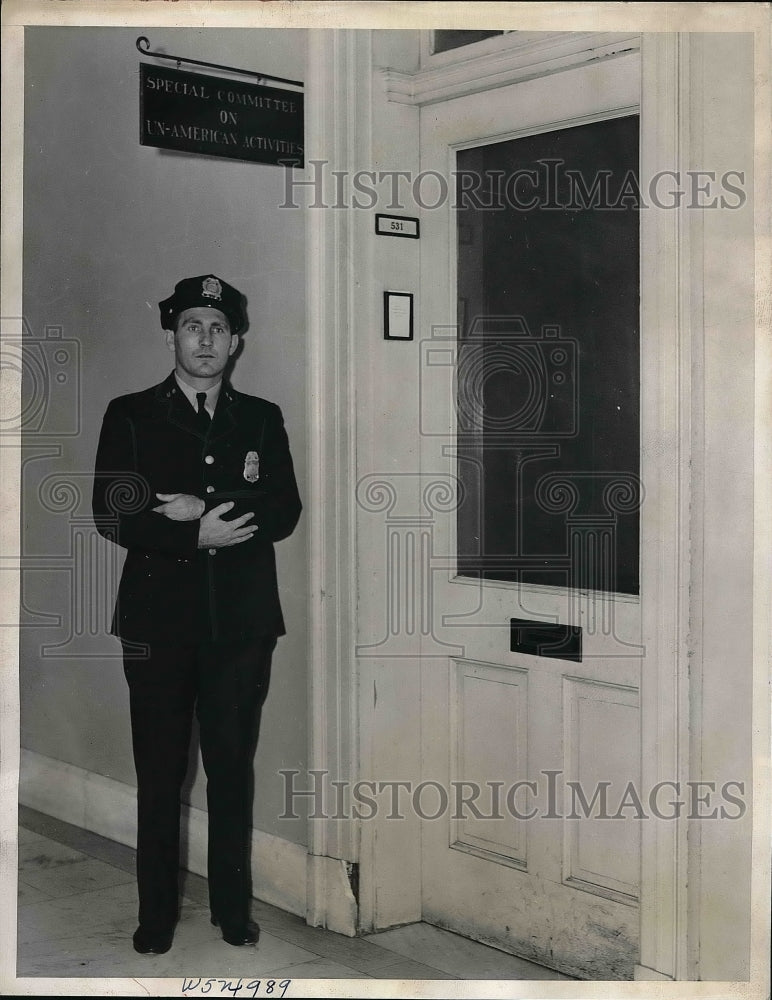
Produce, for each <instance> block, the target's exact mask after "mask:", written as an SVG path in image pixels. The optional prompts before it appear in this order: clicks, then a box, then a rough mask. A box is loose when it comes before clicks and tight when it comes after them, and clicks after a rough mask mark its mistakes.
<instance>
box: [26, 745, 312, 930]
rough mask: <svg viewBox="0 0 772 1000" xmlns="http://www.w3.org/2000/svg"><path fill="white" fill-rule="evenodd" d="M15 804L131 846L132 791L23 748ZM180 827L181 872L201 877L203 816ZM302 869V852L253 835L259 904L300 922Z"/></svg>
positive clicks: (195, 814)
mask: <svg viewBox="0 0 772 1000" xmlns="http://www.w3.org/2000/svg"><path fill="white" fill-rule="evenodd" d="M19 802H20V803H21V804H22V805H25V806H29V807H30V808H31V809H37V810H38V812H42V813H47V814H48V815H49V816H54V817H55V818H56V819H61V820H63V821H64V822H65V823H72V824H73V825H74V826H79V827H81V828H82V829H84V830H90V831H91V832H92V833H98V834H100V835H101V836H103V837H107V838H108V839H109V840H115V841H117V842H118V843H119V844H127V845H128V846H129V847H133V846H134V845H135V843H136V837H137V825H136V802H137V790H136V788H134V787H133V786H132V785H125V784H124V783H123V782H121V781H115V780H114V779H113V778H106V777H105V776H104V775H102V774H95V773H94V772H93V771H86V770H84V769H83V768H80V767H75V766H74V765H73V764H65V763H64V762H63V761H60V760H55V759H53V758H52V757H45V756H44V755H43V754H39V753H36V752H35V751H33V750H24V749H22V751H21V762H20V769H19ZM182 825H183V829H184V830H186V831H187V835H186V837H185V842H184V843H183V856H185V854H187V862H186V867H187V868H188V869H189V870H190V871H192V872H195V873H196V874H197V875H206V841H207V832H206V831H207V817H206V813H205V812H204V811H203V810H202V809H195V808H193V807H192V806H185V807H183V824H182ZM307 864H308V855H307V852H306V849H305V848H304V847H301V846H300V845H299V844H293V843H291V842H290V841H288V840H283V839H282V838H281V837H274V836H273V835H272V834H269V833H263V832H262V831H261V830H253V831H252V886H253V892H254V895H255V896H256V897H257V898H258V899H261V900H263V901H264V902H266V903H271V904H272V905H273V906H278V907H279V908H280V909H282V910H287V911H289V912H290V913H295V914H298V915H299V916H302V917H305V915H306V869H307Z"/></svg>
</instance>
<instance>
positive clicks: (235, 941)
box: [212, 917, 260, 947]
mask: <svg viewBox="0 0 772 1000" xmlns="http://www.w3.org/2000/svg"><path fill="white" fill-rule="evenodd" d="M212 923H213V924H214V926H215V927H219V928H220V930H221V931H222V939H223V941H225V942H226V943H227V944H232V945H235V946H236V947H239V946H240V945H242V944H257V942H258V940H259V938H260V928H259V927H258V925H257V924H256V923H255V922H254V920H247V922H246V923H245V924H234V925H233V926H231V925H230V924H220V921H219V920H218V919H217V918H216V917H212Z"/></svg>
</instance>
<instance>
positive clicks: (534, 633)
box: [509, 618, 582, 663]
mask: <svg viewBox="0 0 772 1000" xmlns="http://www.w3.org/2000/svg"><path fill="white" fill-rule="evenodd" d="M509 621H510V639H509V648H510V650H511V651H512V652H513V653H529V654H530V655H531V656H552V657H555V658H556V659H558V660H575V661H576V662H577V663H581V662H582V629H581V627H580V626H578V625H560V624H553V623H552V622H539V621H536V622H534V621H528V619H526V618H510V620H509Z"/></svg>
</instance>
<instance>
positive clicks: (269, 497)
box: [205, 404, 302, 546]
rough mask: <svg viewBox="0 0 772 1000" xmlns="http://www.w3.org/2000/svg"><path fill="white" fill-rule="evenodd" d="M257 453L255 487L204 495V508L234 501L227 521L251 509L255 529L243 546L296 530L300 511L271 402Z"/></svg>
mask: <svg viewBox="0 0 772 1000" xmlns="http://www.w3.org/2000/svg"><path fill="white" fill-rule="evenodd" d="M258 454H259V461H260V478H259V481H258V483H257V484H256V487H250V488H248V489H239V490H235V491H232V492H227V491H226V492H223V493H216V494H213V495H212V496H211V497H205V500H206V502H207V509H210V508H211V507H214V506H216V505H217V504H220V503H222V502H223V501H225V500H233V501H234V507H233V509H232V510H231V511H229V512H228V513H227V514H226V515H225V519H226V520H229V521H230V520H234V519H235V518H237V517H239V516H241V515H242V514H245V513H247V512H248V511H252V513H253V514H254V515H255V516H254V518H253V521H252V523H254V524H256V525H257V531H256V532H255V534H254V536H253V538H252V539H250V541H249V542H245V543H244V545H245V546H249V545H250V544H255V543H257V544H260V543H261V542H280V541H281V540H282V539H283V538H287V536H288V535H291V534H292V532H293V531H294V530H295V526H296V525H297V523H298V520H299V519H300V512H301V510H302V503H301V501H300V495H299V493H298V485H297V482H296V480H295V469H294V466H293V462H292V456H291V454H290V448H289V440H288V438H287V432H286V430H285V429H284V419H283V417H282V413H281V410H280V409H279V407H278V406H276V405H275V404H271V405H270V409H269V412H268V414H267V415H266V416H265V418H264V423H263V430H262V433H261V440H260V449H259V452H258Z"/></svg>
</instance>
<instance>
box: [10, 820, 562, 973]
mask: <svg viewBox="0 0 772 1000" xmlns="http://www.w3.org/2000/svg"><path fill="white" fill-rule="evenodd" d="M19 824H20V825H19V909H18V922H17V926H18V957H17V963H18V964H17V975H18V976H19V977H20V978H21V977H27V976H48V977H68V976H75V977H116V976H117V977H121V978H153V979H156V978H164V977H175V978H183V977H196V976H207V977H211V976H218V977H247V976H249V977H251V978H252V979H254V978H256V977H262V978H263V979H265V978H266V977H271V978H274V979H295V980H297V979H375V980H378V979H380V980H398V979H399V980H404V979H409V980H416V979H419V980H443V979H456V980H481V979H483V980H485V979H497V980H510V981H511V980H567V979H569V978H570V977H568V976H563V975H561V974H560V973H557V972H554V971H553V970H551V969H546V968H543V967H542V966H539V965H534V964H533V963H532V962H527V961H525V960H523V959H519V958H515V957H514V956H512V955H506V954H504V953H503V952H500V951H497V950H496V949H495V948H488V947H486V946H485V945H481V944H477V943H476V942H474V941H469V940H468V939H466V938H462V937H459V936H458V935H456V934H451V933H449V932H448V931H444V930H440V929H439V928H436V927H431V926H429V925H428V924H412V925H410V926H408V927H399V928H395V929H392V930H388V931H382V932H380V933H378V934H371V935H368V936H366V937H361V938H349V937H344V936H343V935H340V934H334V933H333V932H331V931H326V930H323V929H321V928H318V927H308V926H307V925H306V923H305V921H304V920H303V919H302V918H300V917H297V916H294V915H293V914H290V913H285V912H284V911H283V910H279V909H276V907H273V906H269V905H267V904H266V903H261V902H260V901H258V900H255V901H254V903H253V914H252V915H253V917H254V918H255V919H256V920H257V921H258V922H259V924H260V927H261V936H260V943H259V945H258V946H257V947H256V948H254V947H245V948H233V947H231V946H230V945H227V944H225V942H224V941H222V940H221V939H220V938H219V936H218V935H217V932H216V931H215V930H214V928H213V927H212V926H211V925H210V923H209V908H208V905H207V885H206V879H204V878H201V877H200V876H197V875H192V874H189V873H188V874H186V876H185V880H184V887H183V905H182V917H181V920H180V923H179V924H178V926H177V931H176V934H175V938H174V946H173V947H172V949H171V951H169V952H167V954H165V955H138V954H136V953H135V952H134V951H133V949H132V947H131V934H132V932H133V931H134V928H135V926H136V919H135V917H136V908H137V905H136V888H135V884H134V851H133V850H131V849H130V848H128V847H125V846H123V845H122V844H116V843H115V842H113V841H110V840H106V839H105V838H103V837H100V836H98V835H96V834H93V833H89V832H88V831H85V830H81V829H79V828H78V827H74V826H70V825H69V824H67V823H63V822H61V821H60V820H56V819H52V818H51V817H50V816H45V815H43V814H42V813H38V812H35V811H34V810H31V809H27V808H25V807H22V808H21V809H20V812H19Z"/></svg>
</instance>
